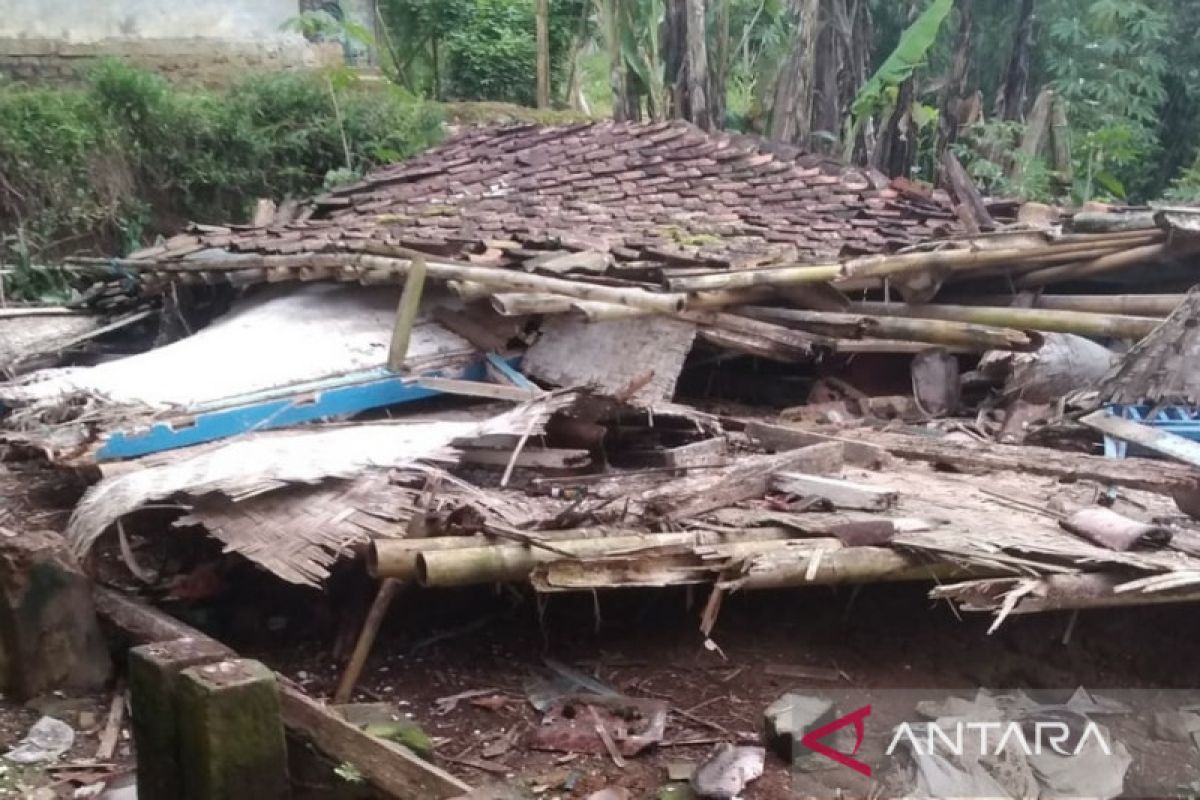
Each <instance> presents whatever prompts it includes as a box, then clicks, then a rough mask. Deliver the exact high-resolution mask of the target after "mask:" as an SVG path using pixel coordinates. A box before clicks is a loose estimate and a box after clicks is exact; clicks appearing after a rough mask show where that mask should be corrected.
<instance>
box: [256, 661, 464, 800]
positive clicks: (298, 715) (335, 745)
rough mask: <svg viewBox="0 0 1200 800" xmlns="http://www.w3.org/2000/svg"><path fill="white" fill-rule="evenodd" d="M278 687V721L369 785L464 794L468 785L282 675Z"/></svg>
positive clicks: (414, 793) (435, 797)
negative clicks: (354, 770)
mask: <svg viewBox="0 0 1200 800" xmlns="http://www.w3.org/2000/svg"><path fill="white" fill-rule="evenodd" d="M280 690H281V691H280V702H281V705H282V713H283V722H284V725H286V726H287V727H288V729H289V730H292V731H295V732H297V733H299V734H300V735H301V736H303V737H305V738H307V739H310V740H312V741H313V742H314V743H315V744H317V747H318V748H319V749H320V750H321V752H323V753H326V754H327V755H329V756H331V757H333V758H335V759H337V760H340V761H345V762H347V763H350V764H353V765H354V766H355V768H357V769H358V771H359V772H360V773H362V775H363V776H364V777H365V778H367V780H368V781H369V782H370V783H371V784H373V785H374V786H376V787H377V788H379V789H381V790H383V791H384V792H387V793H389V794H390V795H392V796H393V797H414V798H415V797H421V798H430V800H445V799H447V798H453V797H459V796H461V795H464V794H470V792H471V787H470V786H469V785H468V784H466V783H464V782H463V781H461V780H459V779H458V778H456V777H454V776H453V775H451V774H450V773H448V772H446V771H445V770H443V769H441V768H439V767H436V766H434V765H432V764H429V763H427V762H425V761H422V760H421V759H420V758H418V757H417V756H415V755H413V753H412V752H410V751H409V750H408V749H406V748H404V747H401V746H400V745H398V744H395V743H393V742H389V741H387V740H386V739H379V738H376V737H374V736H371V735H369V734H366V733H363V732H362V731H361V730H359V729H358V728H356V727H355V726H354V725H351V724H350V723H349V722H347V721H346V720H344V719H342V718H341V717H339V716H337V715H336V714H334V713H332V712H331V711H330V710H329V709H328V707H326V706H325V705H324V704H323V703H318V702H317V701H316V700H313V699H312V698H310V697H308V696H307V695H305V694H304V693H303V692H302V691H300V690H299V689H296V688H295V687H293V686H290V685H288V684H287V682H286V680H284V679H281V686H280Z"/></svg>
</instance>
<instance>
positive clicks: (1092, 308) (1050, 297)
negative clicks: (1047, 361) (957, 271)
mask: <svg viewBox="0 0 1200 800" xmlns="http://www.w3.org/2000/svg"><path fill="white" fill-rule="evenodd" d="M1185 297H1187V295H1185V294H1113V295H1107V294H1044V295H1042V296H1041V297H1037V298H1035V299H1034V301H1033V307H1034V308H1046V309H1051V310H1053V311H1086V312H1088V313H1090V314H1126V315H1131V316H1138V317H1168V316H1170V315H1171V312H1172V311H1174V310H1175V308H1176V307H1177V306H1178V305H1179V304H1180V303H1182V302H1183V300H1184V298H1185ZM948 299H949V300H950V301H952V302H954V303H957V304H959V305H966V306H1005V305H1009V304H1011V303H1012V302H1013V301H1014V300H1015V299H1016V296H1015V295H1000V294H993V295H977V296H970V297H952V298H948Z"/></svg>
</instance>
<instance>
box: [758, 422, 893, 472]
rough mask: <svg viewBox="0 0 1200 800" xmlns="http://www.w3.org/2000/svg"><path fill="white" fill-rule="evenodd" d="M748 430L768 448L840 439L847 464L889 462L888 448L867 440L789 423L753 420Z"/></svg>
mask: <svg viewBox="0 0 1200 800" xmlns="http://www.w3.org/2000/svg"><path fill="white" fill-rule="evenodd" d="M745 432H746V435H747V436H749V437H750V438H751V439H753V440H754V441H756V442H757V443H758V444H759V446H760V447H764V448H766V449H768V450H774V451H779V450H792V449H794V448H797V447H807V446H808V445H811V444H822V443H824V442H837V443H838V444H840V445H842V447H843V448H844V450H845V457H846V463H847V464H853V465H854V466H856V467H865V468H866V469H879V468H880V467H881V466H883V465H884V464H886V463H887V462H888V461H889V457H888V453H887V451H886V450H884V449H883V448H881V447H876V446H875V445H872V444H869V443H867V442H860V441H857V440H855V439H847V438H842V437H838V436H829V435H827V434H823V433H815V432H813V431H807V430H803V429H801V428H793V427H790V426H787V425H771V424H769V423H766V422H760V421H758V420H751V421H747V422H746V428H745Z"/></svg>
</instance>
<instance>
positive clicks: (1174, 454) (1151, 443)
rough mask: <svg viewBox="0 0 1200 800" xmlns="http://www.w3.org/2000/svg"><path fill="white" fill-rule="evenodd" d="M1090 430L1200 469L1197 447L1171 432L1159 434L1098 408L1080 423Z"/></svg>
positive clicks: (1152, 429) (1155, 430)
mask: <svg viewBox="0 0 1200 800" xmlns="http://www.w3.org/2000/svg"><path fill="white" fill-rule="evenodd" d="M1079 421H1080V422H1082V423H1083V424H1084V425H1087V426H1088V427H1089V428H1093V429H1094V430H1098V431H1100V432H1101V433H1103V434H1104V435H1106V436H1113V437H1115V438H1117V439H1121V440H1123V441H1126V442H1130V443H1132V444H1136V445H1139V446H1141V447H1144V448H1146V449H1147V450H1153V451H1154V452H1155V453H1158V454H1160V455H1164V456H1166V457H1167V458H1173V459H1175V460H1177V461H1182V462H1183V463H1185V464H1191V465H1192V466H1193V467H1200V444H1197V443H1196V442H1193V441H1191V440H1190V439H1185V438H1183V437H1182V436H1177V435H1175V434H1174V433H1171V432H1170V431H1162V430H1158V429H1156V428H1152V427H1151V426H1149V425H1142V424H1141V423H1138V422H1134V421H1133V420H1131V419H1125V418H1123V417H1118V416H1115V415H1113V414H1111V413H1109V412H1108V411H1106V410H1104V409H1101V410H1100V411H1095V412H1092V413H1091V414H1088V415H1087V416H1086V417H1082V418H1080V420H1079Z"/></svg>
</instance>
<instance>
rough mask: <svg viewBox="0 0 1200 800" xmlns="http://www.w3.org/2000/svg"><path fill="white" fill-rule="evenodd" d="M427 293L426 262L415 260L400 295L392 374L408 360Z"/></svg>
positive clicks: (390, 366) (390, 352)
mask: <svg viewBox="0 0 1200 800" xmlns="http://www.w3.org/2000/svg"><path fill="white" fill-rule="evenodd" d="M424 291H425V260H424V259H421V258H417V259H413V265H412V269H410V270H409V271H408V275H406V276H405V278H404V291H402V292H401V293H400V305H399V307H398V308H397V309H396V324H395V327H394V328H393V329H392V343H391V346H390V347H389V348H388V360H387V366H388V369H390V370H391V371H392V372H399V371H400V370H401V369H403V368H404V360H405V359H406V358H408V343H409V340H410V339H411V338H412V330H413V325H414V324H415V323H416V321H417V315H418V314H420V313H421V296H422V294H423V293H424Z"/></svg>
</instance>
